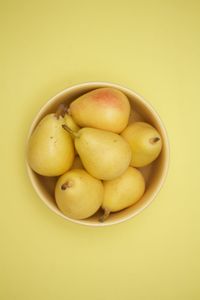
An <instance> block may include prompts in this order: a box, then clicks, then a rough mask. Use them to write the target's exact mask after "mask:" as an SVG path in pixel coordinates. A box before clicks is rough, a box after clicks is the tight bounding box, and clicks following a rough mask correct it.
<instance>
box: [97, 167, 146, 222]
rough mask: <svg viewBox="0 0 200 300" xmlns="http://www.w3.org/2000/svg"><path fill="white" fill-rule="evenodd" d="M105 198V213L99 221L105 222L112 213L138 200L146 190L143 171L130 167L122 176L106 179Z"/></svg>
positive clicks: (104, 183)
mask: <svg viewBox="0 0 200 300" xmlns="http://www.w3.org/2000/svg"><path fill="white" fill-rule="evenodd" d="M103 185H104V200H103V204H102V208H103V209H104V215H103V216H102V217H100V219H99V221H101V222H103V221H104V220H105V219H106V218H107V217H108V216H109V214H110V212H116V211H119V210H122V209H124V208H126V207H129V206H131V205H133V204H134V203H135V202H137V201H138V200H139V199H140V198H141V197H142V195H143V194H144V191H145V181H144V178H143V175H142V173H141V172H140V171H139V170H137V169H135V168H132V167H129V168H128V169H127V170H126V171H125V172H124V173H123V174H122V175H121V176H119V177H118V178H116V179H114V180H109V181H104V182H103Z"/></svg>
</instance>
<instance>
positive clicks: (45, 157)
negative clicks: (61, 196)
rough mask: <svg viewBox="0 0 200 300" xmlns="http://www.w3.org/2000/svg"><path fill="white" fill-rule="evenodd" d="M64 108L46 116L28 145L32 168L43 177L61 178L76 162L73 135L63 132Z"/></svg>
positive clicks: (29, 160)
mask: <svg viewBox="0 0 200 300" xmlns="http://www.w3.org/2000/svg"><path fill="white" fill-rule="evenodd" d="M61 110H62V107H59V109H58V110H57V112H56V113H55V114H54V113H51V114H48V115H46V116H45V117H44V118H43V119H42V120H41V121H40V122H39V124H38V125H37V127H36V128H35V130H34V132H33V134H32V135H31V137H30V140H29V144H28V151H27V152H28V153H27V156H28V162H29V165H30V167H31V168H32V169H33V170H34V171H35V172H36V173H38V174H40V175H43V176H59V175H61V174H63V173H65V172H66V171H67V170H69V169H70V167H71V166H72V163H73V160H74V145H73V141H72V137H71V135H70V134H69V133H68V132H66V131H65V130H63V128H62V124H64V122H65V120H64V115H62V114H61Z"/></svg>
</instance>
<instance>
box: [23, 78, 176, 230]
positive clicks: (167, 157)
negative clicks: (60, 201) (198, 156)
mask: <svg viewBox="0 0 200 300" xmlns="http://www.w3.org/2000/svg"><path fill="white" fill-rule="evenodd" d="M97 86H98V87H97ZM83 87H88V88H92V87H95V88H101V87H113V88H117V89H120V90H122V91H124V92H125V93H131V94H132V95H133V96H135V97H136V98H137V99H139V101H140V102H141V103H142V104H143V105H144V106H146V107H147V109H148V110H149V111H150V112H151V114H152V115H153V116H155V118H156V119H157V121H158V122H159V126H160V127H161V128H162V135H163V138H164V140H165V160H164V166H163V169H162V174H161V178H160V180H159V182H158V184H157V185H156V187H155V189H154V191H153V192H152V194H151V196H150V197H149V199H148V201H146V202H145V203H144V205H142V206H141V207H140V208H138V209H137V210H136V211H134V212H133V213H130V214H129V215H128V216H123V217H121V218H120V219H117V220H112V221H109V219H108V221H107V222H103V223H101V222H98V223H93V222H91V223H90V222H88V221H86V220H87V219H85V220H84V219H83V220H76V219H72V218H69V217H67V216H65V215H64V214H62V212H60V211H59V210H54V209H53V208H52V206H51V205H50V203H49V201H48V200H46V198H45V197H44V195H43V194H42V192H41V191H40V189H39V188H38V186H37V185H36V184H35V181H34V175H33V174H34V171H33V170H32V169H31V168H30V166H29V164H28V161H27V153H26V154H25V164H26V170H27V173H28V176H29V179H30V181H31V184H32V186H33V188H34V190H35V192H36V194H37V195H38V196H39V198H40V199H41V200H42V202H43V203H44V204H45V205H46V206H47V207H48V208H49V209H50V210H51V211H52V212H54V213H56V214H57V215H59V216H61V217H62V218H63V219H65V220H68V221H71V222H73V223H76V224H79V225H84V226H89V227H105V226H112V225H115V224H119V223H122V222H125V221H128V220H130V219H132V218H133V217H135V216H137V215H138V214H140V213H141V212H142V211H143V210H144V209H145V208H147V207H148V206H149V205H150V204H151V203H152V201H153V200H154V199H155V198H156V196H157V195H158V193H159V192H160V190H161V188H162V186H163V184H164V182H165V180H166V178H167V174H168V171H169V164H170V144H169V138H168V134H167V130H166V127H165V125H164V124H163V121H162V120H161V118H160V115H159V114H158V112H157V111H156V110H155V109H154V108H153V106H152V105H151V104H150V103H149V101H148V100H146V99H145V98H144V97H143V96H142V95H140V94H139V93H137V92H135V91H134V90H133V89H131V88H128V87H125V86H124V85H121V84H117V83H112V82H109V81H87V82H83V83H78V84H74V85H70V86H69V87H67V88H64V89H63V90H61V91H60V92H58V93H57V94H56V95H54V96H53V97H51V98H50V99H49V100H47V101H46V102H45V103H44V104H43V105H42V106H41V107H40V109H39V111H38V112H37V114H36V115H35V116H34V118H33V120H32V122H31V125H30V127H29V130H28V134H27V137H26V150H27V146H28V141H29V138H30V136H31V134H32V132H33V129H34V128H35V126H36V125H37V123H38V119H39V118H40V116H41V115H42V114H43V112H44V111H45V110H46V106H49V105H51V103H54V101H55V100H56V99H57V98H59V97H61V96H62V95H63V94H65V93H66V92H69V93H70V91H73V90H77V89H79V88H83Z"/></svg>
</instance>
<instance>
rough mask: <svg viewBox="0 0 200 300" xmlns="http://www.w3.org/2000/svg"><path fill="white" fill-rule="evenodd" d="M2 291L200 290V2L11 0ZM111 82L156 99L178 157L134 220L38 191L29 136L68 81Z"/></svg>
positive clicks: (4, 52)
mask: <svg viewBox="0 0 200 300" xmlns="http://www.w3.org/2000/svg"><path fill="white" fill-rule="evenodd" d="M0 22H1V24H0V30H1V46H0V63H1V65H0V70H1V77H0V85H1V87H0V101H1V106H0V107H1V117H0V122H1V146H0V151H1V154H0V157H1V165H0V168H1V169H0V170H1V172H0V176H1V178H0V182H1V189H0V191H1V193H0V201H1V202H0V203H1V206H0V223H1V224H0V239H1V246H0V274H1V275H0V276H1V278H0V286H1V287H0V299H2V300H13V299H14V300H35V299H38V300H55V299H58V300H62V299H68V300H79V299H81V300H110V299H114V300H132V299H136V300H188V299H190V300H197V299H200V286H199V278H200V272H199V271H200V258H199V254H200V215H199V213H200V197H199V196H200V195H199V186H200V182H199V180H200V173H199V162H200V159H199V157H200V142H199V129H200V126H199V125H200V122H199V119H200V118H199V111H200V89H199V84H200V83H199V79H200V74H199V70H200V58H199V57H200V2H199V1H198V0H196V1H194V0H193V1H191V0H190V1H187V0H186V1H181V0H180V1H177V0H170V1H168V0H163V1H162V0H157V1H156V0H153V1H144V0H141V1H131V0H129V1H127V0H123V1H121V0H119V1H114V0H112V1H106V0H102V1H89V0H86V1H80V0H79V1H75V0H73V1H72V0H70V1H67V0H63V1H60V0H58V1H47V0H46V1H44V0H42V1H39V0H36V1H25V0H24V1H22V0H14V1H6V0H3V1H1V9H0ZM96 80H99V81H111V82H114V83H119V84H122V85H124V86H127V87H129V88H132V89H133V90H135V91H136V92H138V93H139V94H141V95H143V96H144V97H145V98H146V99H148V100H149V101H150V103H151V104H152V105H153V107H154V108H156V110H157V111H158V113H159V114H160V116H161V118H162V120H163V122H164V123H165V125H166V128H167V131H168V134H169V139H170V146H171V164H170V169H169V173H168V178H167V181H166V183H165V185H164V187H163V189H162V190H161V192H160V193H159V195H158V197H157V198H156V200H155V201H154V202H153V204H152V205H151V206H150V207H149V208H148V209H146V210H145V211H144V212H143V213H141V214H140V215H138V216H137V217H136V218H134V219H132V220H129V221H127V222H125V223H122V224H119V225H114V226H111V227H106V228H89V227H84V226H80V225H76V224H73V223H70V222H67V221H65V220H64V219H62V218H60V217H59V216H57V215H55V214H54V213H52V212H51V211H50V210H49V209H48V208H47V207H46V206H45V205H44V204H43V203H42V201H40V199H39V198H38V196H37V195H36V193H35V192H34V190H33V188H32V186H31V184H30V182H29V179H28V177H27V174H26V169H25V164H24V146H25V139H26V135H27V132H28V129H29V126H30V124H31V121H32V119H33V118H34V116H35V114H36V113H37V111H38V110H39V108H40V107H41V106H42V105H43V104H44V103H45V102H46V101H47V100H48V99H49V98H50V97H52V96H53V95H55V94H56V93H58V92H59V91H60V90H62V89H64V88H66V87H68V86H71V85H73V84H76V83H80V82H86V81H96Z"/></svg>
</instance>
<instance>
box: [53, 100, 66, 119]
mask: <svg viewBox="0 0 200 300" xmlns="http://www.w3.org/2000/svg"><path fill="white" fill-rule="evenodd" d="M66 112H67V105H66V104H64V103H61V104H59V105H58V108H57V110H56V112H55V117H56V118H57V119H59V117H64V116H65V114H66Z"/></svg>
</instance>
